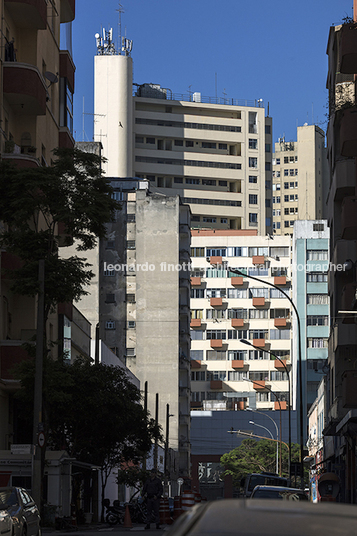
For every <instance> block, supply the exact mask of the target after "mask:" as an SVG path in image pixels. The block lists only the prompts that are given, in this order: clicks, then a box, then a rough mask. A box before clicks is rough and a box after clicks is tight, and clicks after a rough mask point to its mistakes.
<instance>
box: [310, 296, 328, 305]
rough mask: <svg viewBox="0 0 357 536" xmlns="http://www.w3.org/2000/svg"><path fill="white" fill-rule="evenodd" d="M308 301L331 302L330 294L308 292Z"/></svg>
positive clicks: (313, 303) (322, 303) (311, 303)
mask: <svg viewBox="0 0 357 536" xmlns="http://www.w3.org/2000/svg"><path fill="white" fill-rule="evenodd" d="M307 303H308V304H309V305H327V304H328V303H330V299H329V295H328V294H308V295H307Z"/></svg>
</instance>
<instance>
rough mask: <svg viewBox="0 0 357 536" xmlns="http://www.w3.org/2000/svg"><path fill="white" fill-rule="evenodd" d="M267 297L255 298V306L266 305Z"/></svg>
mask: <svg viewBox="0 0 357 536" xmlns="http://www.w3.org/2000/svg"><path fill="white" fill-rule="evenodd" d="M264 305H265V298H253V307H264Z"/></svg>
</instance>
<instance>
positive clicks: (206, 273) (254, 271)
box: [191, 262, 288, 278]
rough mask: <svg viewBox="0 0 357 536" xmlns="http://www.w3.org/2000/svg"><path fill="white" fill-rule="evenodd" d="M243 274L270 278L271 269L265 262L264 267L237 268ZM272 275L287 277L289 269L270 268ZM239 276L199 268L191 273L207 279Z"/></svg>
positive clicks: (223, 271)
mask: <svg viewBox="0 0 357 536" xmlns="http://www.w3.org/2000/svg"><path fill="white" fill-rule="evenodd" d="M237 270H239V271H240V272H241V273H242V274H245V275H246V274H249V275H256V276H258V275H260V276H269V267H268V263H267V262H265V263H264V264H263V265H257V266H254V267H253V268H247V267H246V266H244V267H240V268H237ZM270 273H271V276H272V277H277V276H287V275H288V269H287V268H280V267H272V268H270ZM236 275H237V274H236V273H235V272H231V271H230V270H226V269H224V268H222V269H221V268H207V269H204V268H198V269H196V270H193V271H191V277H206V278H212V277H219V278H228V277H235V276H236Z"/></svg>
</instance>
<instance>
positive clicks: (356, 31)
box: [339, 23, 357, 74]
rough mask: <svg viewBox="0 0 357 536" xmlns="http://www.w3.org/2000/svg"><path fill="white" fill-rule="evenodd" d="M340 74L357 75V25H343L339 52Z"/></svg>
mask: <svg viewBox="0 0 357 536" xmlns="http://www.w3.org/2000/svg"><path fill="white" fill-rule="evenodd" d="M339 59H340V72H341V73H344V74H354V73H357V25H356V24H355V23H348V24H343V25H342V27H341V41H340V50H339Z"/></svg>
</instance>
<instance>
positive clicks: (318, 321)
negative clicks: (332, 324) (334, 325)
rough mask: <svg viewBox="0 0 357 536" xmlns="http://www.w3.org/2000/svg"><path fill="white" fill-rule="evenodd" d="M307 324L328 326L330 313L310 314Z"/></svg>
mask: <svg viewBox="0 0 357 536" xmlns="http://www.w3.org/2000/svg"><path fill="white" fill-rule="evenodd" d="M306 325H307V326H328V315H308V317H307V319H306Z"/></svg>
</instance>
